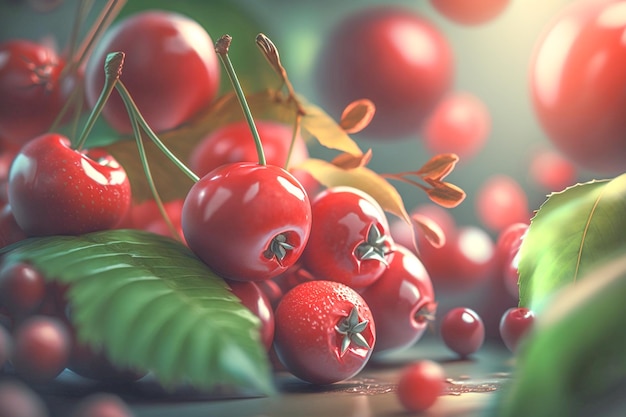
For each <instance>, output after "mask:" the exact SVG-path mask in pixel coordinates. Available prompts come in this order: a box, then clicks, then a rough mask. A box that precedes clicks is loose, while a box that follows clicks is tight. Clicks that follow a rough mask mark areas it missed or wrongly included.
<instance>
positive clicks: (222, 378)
mask: <svg viewBox="0 0 626 417" xmlns="http://www.w3.org/2000/svg"><path fill="white" fill-rule="evenodd" d="M0 253H2V254H3V262H24V261H25V262H29V263H31V264H33V265H35V267H36V268H37V269H39V270H40V271H42V273H43V275H44V276H45V277H46V279H49V280H58V281H61V282H63V283H66V284H69V290H68V293H67V296H68V297H69V302H70V305H71V311H72V316H71V319H72V321H73V323H74V325H75V326H76V328H77V332H78V337H79V338H80V339H81V340H82V341H84V342H85V343H87V344H89V345H91V346H94V347H102V348H103V349H104V351H105V352H106V353H107V356H109V357H110V358H111V360H112V361H113V363H115V364H118V365H120V366H123V367H126V366H128V367H131V368H136V369H141V370H149V371H152V372H153V373H154V375H155V376H156V377H157V379H158V380H159V381H160V382H161V383H162V384H163V385H164V386H169V387H171V386H174V385H178V384H190V385H192V386H194V387H197V388H201V389H211V388H214V387H217V386H221V385H224V384H230V385H234V386H239V387H245V388H253V389H256V390H260V391H261V392H263V393H268V392H271V391H272V390H273V386H272V385H273V384H272V382H271V373H270V371H269V364H268V360H267V355H266V353H265V349H264V348H263V346H262V343H261V339H260V334H259V331H258V326H259V322H258V319H257V317H256V316H254V314H253V313H251V312H250V311H249V310H248V309H246V308H245V307H244V306H243V304H241V302H240V301H239V299H238V298H237V297H235V296H234V294H233V293H232V292H231V291H230V290H229V288H228V286H227V285H226V283H225V282H224V280H223V279H221V278H220V277H218V276H217V275H215V274H214V273H213V272H212V271H211V270H210V269H209V268H208V267H207V266H206V265H205V264H204V263H203V262H202V261H201V260H200V259H198V258H197V257H196V256H195V255H194V254H193V253H192V252H191V250H190V249H189V248H187V247H186V246H184V245H183V244H181V243H179V242H177V241H174V240H173V239H169V238H166V237H163V236H160V235H156V234H153V233H148V232H143V231H139V230H109V231H103V232H94V233H90V234H86V235H83V236H50V237H43V238H31V239H27V240H23V241H20V242H18V243H16V244H14V245H13V246H10V247H5V248H3V249H2V251H0ZM231 355H234V357H235V358H236V360H231V359H230V358H231V357H233V356H231Z"/></svg>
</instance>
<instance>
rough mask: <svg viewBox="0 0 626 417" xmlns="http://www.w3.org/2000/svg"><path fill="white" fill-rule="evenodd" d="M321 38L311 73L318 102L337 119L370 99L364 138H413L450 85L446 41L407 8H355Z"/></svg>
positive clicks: (440, 34) (450, 59) (448, 54)
mask: <svg viewBox="0 0 626 417" xmlns="http://www.w3.org/2000/svg"><path fill="white" fill-rule="evenodd" d="M326 39H327V41H326V44H325V45H324V46H323V48H322V55H321V56H320V57H319V59H318V62H319V67H318V70H317V71H316V74H317V85H318V90H319V93H320V97H321V101H322V104H323V106H324V107H325V108H328V110H329V111H330V112H331V113H332V114H336V115H337V116H339V115H340V114H341V112H342V110H343V108H344V107H345V106H346V105H348V104H349V103H351V102H352V101H354V100H357V99H361V98H367V99H369V100H371V101H372V102H373V103H374V104H375V105H376V114H375V115H374V118H373V119H372V122H371V124H370V125H369V126H368V127H366V128H365V129H364V130H363V132H362V134H363V135H364V137H368V138H372V139H380V140H391V139H401V138H404V137H408V136H407V135H410V134H415V133H416V132H417V131H418V130H419V128H420V126H421V124H422V122H423V121H424V119H425V118H426V117H427V116H428V114H429V113H430V112H431V111H432V110H433V109H434V107H435V105H436V104H437V102H438V101H439V99H440V98H441V97H442V96H443V94H445V93H446V92H447V91H448V89H449V87H450V85H451V83H452V78H453V54H452V50H451V48H450V45H449V44H448V41H447V39H446V38H445V36H444V35H443V34H442V33H441V32H440V31H439V29H438V28H437V27H436V26H435V25H434V24H433V23H432V22H430V21H429V20H427V19H426V18H424V17H423V16H421V15H418V14H416V13H415V12H413V11H411V10H408V9H402V8H398V7H392V6H388V5H386V6H378V7H372V8H366V9H362V10H359V11H358V12H356V13H354V14H352V15H349V16H348V17H347V18H346V19H344V20H342V21H340V22H338V24H337V25H336V26H335V29H334V30H333V31H332V32H331V33H330V34H329V36H328V37H327V38H326Z"/></svg>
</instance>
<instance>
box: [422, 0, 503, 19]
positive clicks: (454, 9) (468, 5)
mask: <svg viewBox="0 0 626 417" xmlns="http://www.w3.org/2000/svg"><path fill="white" fill-rule="evenodd" d="M430 3H431V4H432V5H433V7H434V8H435V9H437V11H439V13H441V14H442V15H444V16H445V17H447V18H448V19H450V20H452V21H453V22H456V23H460V24H463V25H478V24H481V23H485V22H488V21H490V20H492V19H493V18H495V17H496V16H498V15H499V14H500V13H502V11H503V10H504V9H505V8H506V6H507V5H508V4H509V0H430Z"/></svg>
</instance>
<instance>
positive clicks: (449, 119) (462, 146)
mask: <svg viewBox="0 0 626 417" xmlns="http://www.w3.org/2000/svg"><path fill="white" fill-rule="evenodd" d="M490 130H491V116H490V114H489V110H488V109H487V106H485V104H484V103H483V102H482V101H481V100H480V99H479V98H478V97H476V96H474V95H472V94H470V93H456V94H450V95H448V96H447V97H444V98H443V99H442V100H441V101H440V102H439V104H438V105H437V107H436V108H435V110H434V111H433V112H432V113H431V115H430V116H429V117H428V119H427V120H426V122H425V124H424V128H423V130H422V133H423V140H424V146H425V147H426V149H427V150H428V151H429V152H430V153H431V154H433V155H436V154H440V153H455V154H457V155H458V156H459V158H461V161H462V162H463V161H467V160H468V159H471V158H472V157H474V156H475V155H476V154H477V153H478V152H479V151H480V150H481V149H482V148H483V146H484V145H485V142H486V141H487V138H488V136H489V131H490Z"/></svg>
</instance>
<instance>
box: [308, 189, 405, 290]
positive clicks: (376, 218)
mask: <svg viewBox="0 0 626 417" xmlns="http://www.w3.org/2000/svg"><path fill="white" fill-rule="evenodd" d="M311 209H312V219H313V221H312V224H311V236H310V237H309V242H308V244H307V247H306V249H305V250H304V253H303V254H302V264H303V266H304V268H305V269H306V270H307V271H309V272H310V273H311V274H312V275H313V276H315V278H317V279H325V280H329V281H337V282H341V283H343V284H346V285H348V286H350V287H352V288H365V287H367V286H368V285H371V284H372V283H374V282H375V281H376V280H377V279H378V277H380V275H381V274H382V273H383V272H384V271H385V269H387V264H388V262H389V259H388V258H389V254H390V253H391V245H392V243H393V241H392V239H391V233H390V231H389V223H388V221H387V218H386V216H385V213H384V211H383V210H382V208H381V207H380V205H379V204H378V203H377V202H376V200H374V199H373V198H372V197H371V196H370V195H369V194H367V193H365V192H363V191H361V190H358V189H356V188H353V187H343V186H342V187H332V188H327V189H326V190H324V191H322V192H321V193H320V194H318V195H317V196H316V197H315V198H314V199H313V201H312V202H311ZM372 230H375V233H376V234H377V236H379V237H380V238H379V242H378V243H376V242H373V241H371V240H372V239H371V236H370V237H368V235H369V234H370V233H371V231H372ZM368 240H369V241H371V242H368ZM362 248H369V249H373V250H374V253H373V254H374V255H375V256H373V257H369V255H364V254H363V253H362V252H361V249H362Z"/></svg>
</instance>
